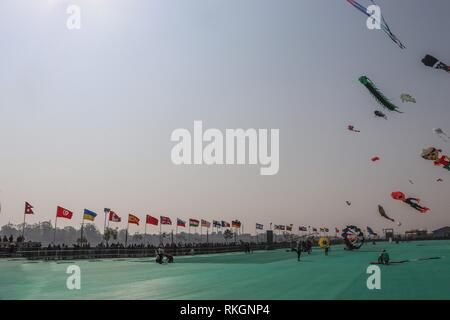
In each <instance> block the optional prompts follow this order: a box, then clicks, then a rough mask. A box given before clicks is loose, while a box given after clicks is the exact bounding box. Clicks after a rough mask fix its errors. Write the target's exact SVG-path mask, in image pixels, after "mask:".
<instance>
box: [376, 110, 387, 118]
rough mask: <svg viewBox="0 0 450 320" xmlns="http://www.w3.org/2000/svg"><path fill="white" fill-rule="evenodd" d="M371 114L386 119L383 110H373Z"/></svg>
mask: <svg viewBox="0 0 450 320" xmlns="http://www.w3.org/2000/svg"><path fill="white" fill-rule="evenodd" d="M373 114H374V115H375V117H378V118H384V119H386V120H387V117H386V115H385V114H384V113H383V112H381V111H378V110H375V111H374V112H373Z"/></svg>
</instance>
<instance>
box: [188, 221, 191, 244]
mask: <svg viewBox="0 0 450 320" xmlns="http://www.w3.org/2000/svg"><path fill="white" fill-rule="evenodd" d="M188 230H189V231H188V242H191V222H190V221H189V228H188Z"/></svg>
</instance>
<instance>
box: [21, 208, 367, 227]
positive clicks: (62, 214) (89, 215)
mask: <svg viewBox="0 0 450 320" xmlns="http://www.w3.org/2000/svg"><path fill="white" fill-rule="evenodd" d="M33 209H34V207H33V206H32V205H31V204H30V203H29V202H25V212H24V214H34V211H33ZM104 212H105V214H107V215H108V221H110V222H121V221H122V218H121V217H120V216H119V215H118V214H117V213H115V212H114V211H112V210H111V209H109V208H105V209H104ZM72 216H73V212H72V211H70V210H68V209H65V208H63V207H60V206H58V207H57V209H56V217H57V218H65V219H72ZM96 217H97V213H95V212H94V211H91V210H89V209H84V212H83V220H89V221H94V220H95V218H96ZM140 221H141V219H140V218H139V217H138V216H136V215H134V214H129V215H128V223H129V224H136V225H139V222H140ZM145 223H146V224H150V225H155V226H157V225H159V224H161V225H172V220H171V219H170V218H169V217H166V216H160V217H159V219H158V218H156V217H153V216H151V215H148V214H147V215H146V217H145ZM211 225H212V226H213V227H214V228H230V227H231V228H240V227H241V226H242V223H241V222H240V221H239V220H234V221H232V222H231V224H230V223H228V222H226V221H223V220H222V221H217V220H213V221H212V223H211V222H209V221H207V220H203V219H201V220H197V219H192V218H191V219H189V220H188V221H185V220H182V219H180V218H177V221H176V226H177V227H182V228H183V227H187V226H189V227H195V228H196V227H199V226H201V227H203V228H210V227H211ZM255 228H256V229H257V230H263V229H264V225H263V224H260V223H256V226H255ZM270 229H272V223H271V224H270ZM273 229H274V230H280V231H293V224H290V225H274V228H273ZM311 229H312V232H319V231H320V232H329V229H328V228H319V229H317V228H315V227H313V228H311V227H310V226H308V227H305V226H299V227H298V231H308V230H311ZM371 231H372V230H371ZM335 232H336V233H339V229H338V228H335Z"/></svg>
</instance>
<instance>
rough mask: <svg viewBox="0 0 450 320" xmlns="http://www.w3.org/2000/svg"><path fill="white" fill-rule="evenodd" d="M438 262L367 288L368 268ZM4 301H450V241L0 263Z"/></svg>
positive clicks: (400, 269)
mask: <svg viewBox="0 0 450 320" xmlns="http://www.w3.org/2000/svg"><path fill="white" fill-rule="evenodd" d="M382 249H387V250H388V252H389V254H390V257H391V260H392V261H396V260H405V259H415V258H425V257H436V256H440V257H442V258H441V259H438V260H426V261H412V262H408V263H403V264H394V265H389V266H380V268H381V289H380V290H369V289H368V288H367V285H366V281H367V278H368V277H369V274H367V273H366V271H367V267H368V266H369V262H371V261H376V260H377V257H378V254H379V252H380V251H381V250H382ZM71 264H76V265H78V266H79V267H80V269H81V289H80V290H68V289H67V287H66V279H67V277H68V276H69V274H67V273H66V268H67V267H68V266H70V265H71ZM0 299H91V300H92V299H202V300H207V299H252V300H256V299H450V241H416V242H409V243H399V244H395V243H392V244H389V243H377V244H376V245H372V244H371V243H370V244H366V245H364V246H363V247H362V248H361V249H360V250H355V251H352V252H349V251H345V250H343V247H342V246H335V247H332V248H331V251H330V254H329V255H328V256H324V254H323V252H322V251H321V250H320V249H318V248H314V251H313V253H312V254H311V255H302V259H301V261H300V262H297V255H296V253H294V252H286V250H276V251H255V252H254V253H253V254H244V253H229V254H217V255H198V256H185V257H175V263H173V264H165V265H158V264H156V263H154V259H150V258H147V259H120V260H119V259H115V260H114V259H110V260H94V261H89V260H80V261H73V262H68V261H61V262H43V261H39V262H35V261H26V260H11V259H10V260H8V259H2V260H0Z"/></svg>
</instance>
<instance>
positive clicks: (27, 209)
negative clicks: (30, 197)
mask: <svg viewBox="0 0 450 320" xmlns="http://www.w3.org/2000/svg"><path fill="white" fill-rule="evenodd" d="M25 214H34V212H33V206H32V205H31V204H29V203H28V202H25Z"/></svg>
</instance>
